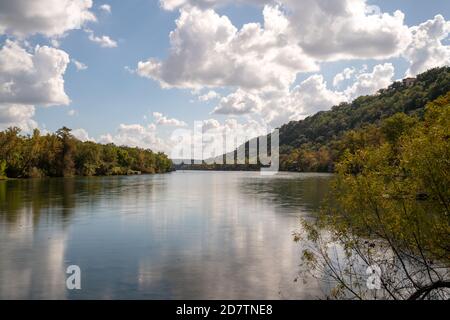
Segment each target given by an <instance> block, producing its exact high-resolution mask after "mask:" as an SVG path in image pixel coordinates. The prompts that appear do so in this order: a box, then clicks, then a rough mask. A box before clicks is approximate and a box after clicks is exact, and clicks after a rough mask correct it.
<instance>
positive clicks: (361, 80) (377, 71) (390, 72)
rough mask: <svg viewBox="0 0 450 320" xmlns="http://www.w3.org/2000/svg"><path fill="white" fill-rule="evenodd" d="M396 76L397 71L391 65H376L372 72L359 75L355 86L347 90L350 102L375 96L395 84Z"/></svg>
mask: <svg viewBox="0 0 450 320" xmlns="http://www.w3.org/2000/svg"><path fill="white" fill-rule="evenodd" d="M394 74H395V69H394V66H393V65H392V64H391V63H385V64H379V65H376V66H375V67H374V68H373V71H372V72H368V73H361V74H358V75H357V76H356V81H355V82H354V83H353V85H351V86H350V87H348V88H347V89H346V90H345V94H346V95H347V97H348V100H352V99H355V98H357V97H359V96H364V95H369V94H374V93H375V92H377V91H378V90H379V89H382V88H386V87H388V86H389V85H390V84H391V83H392V82H393V77H394Z"/></svg>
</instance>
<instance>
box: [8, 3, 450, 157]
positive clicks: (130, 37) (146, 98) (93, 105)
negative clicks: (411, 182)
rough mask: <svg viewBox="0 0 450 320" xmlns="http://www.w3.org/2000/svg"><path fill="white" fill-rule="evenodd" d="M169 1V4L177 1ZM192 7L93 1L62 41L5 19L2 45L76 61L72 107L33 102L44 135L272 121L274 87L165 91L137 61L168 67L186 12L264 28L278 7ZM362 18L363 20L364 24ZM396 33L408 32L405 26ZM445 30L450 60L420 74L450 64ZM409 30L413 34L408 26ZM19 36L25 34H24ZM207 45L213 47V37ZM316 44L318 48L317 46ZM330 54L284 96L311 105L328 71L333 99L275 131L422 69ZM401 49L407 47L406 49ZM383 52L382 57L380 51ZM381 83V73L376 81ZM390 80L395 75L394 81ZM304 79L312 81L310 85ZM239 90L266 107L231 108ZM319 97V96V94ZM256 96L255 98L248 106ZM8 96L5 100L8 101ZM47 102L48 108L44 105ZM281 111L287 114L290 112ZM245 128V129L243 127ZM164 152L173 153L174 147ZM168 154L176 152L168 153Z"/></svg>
mask: <svg viewBox="0 0 450 320" xmlns="http://www.w3.org/2000/svg"><path fill="white" fill-rule="evenodd" d="M12 1H13V0H10V1H8V0H1V1H0V8H1V6H2V4H1V2H6V3H8V2H9V3H10V4H11V2H12ZM21 1H22V0H21ZM71 1H72V0H64V1H62V2H67V3H70V2H71ZM74 1H75V0H74ZM166 1H167V2H170V0H166ZM345 1H347V2H350V4H351V3H352V2H355V3H363V4H364V5H366V6H368V5H376V6H378V7H379V9H380V11H381V12H382V13H385V14H388V15H391V16H393V15H394V12H395V11H396V10H400V11H402V12H403V13H404V15H405V18H404V26H407V27H413V26H418V25H420V24H421V23H423V22H425V21H427V20H433V19H434V18H435V16H436V15H438V14H439V15H442V16H443V17H444V19H445V20H446V19H449V13H450V2H449V1H442V0H428V1H409V0H369V1H366V2H364V1H363V0H344V1H343V2H345ZM19 2H20V1H19ZM37 2H42V3H43V5H45V2H46V0H38V1H37ZM87 2H89V1H87ZM184 2H185V4H183V5H181V6H179V7H177V8H175V9H173V10H167V9H164V8H162V6H163V4H161V3H160V2H159V1H158V0H131V1H121V0H105V1H96V0H94V1H93V3H92V5H91V6H89V5H88V7H87V8H85V9H86V10H88V11H89V12H90V13H92V14H93V15H95V17H96V19H97V21H96V22H92V21H84V22H83V21H82V22H80V23H79V25H75V26H72V27H62V28H63V31H62V32H63V35H61V34H60V35H57V36H55V35H53V34H50V31H48V29H44V27H42V31H38V30H39V28H41V26H36V29H35V30H37V31H36V32H33V31H27V32H25V31H22V29H23V28H22V25H21V23H22V24H23V25H25V24H26V23H28V21H27V20H26V19H25V18H23V17H20V16H17V18H14V16H13V15H14V14H16V13H14V12H12V13H10V16H13V19H15V21H12V22H11V21H9V22H4V23H3V29H5V30H3V35H2V36H1V37H0V41H1V42H0V44H1V45H5V42H6V41H7V40H6V39H9V40H8V41H15V42H16V43H18V44H19V46H21V47H23V48H24V49H25V50H27V51H28V52H29V53H31V54H33V48H34V47H35V46H36V45H40V46H43V45H47V46H49V47H52V48H55V49H57V50H62V51H64V52H65V53H67V54H68V56H69V59H70V61H71V62H70V63H68V64H67V69H66V70H65V72H64V73H63V74H62V77H63V79H64V92H65V94H66V95H67V96H68V98H69V99H70V103H69V104H66V105H58V103H46V102H45V100H43V101H44V103H40V102H41V101H36V103H33V101H31V103H32V105H33V106H34V114H33V116H32V120H33V121H34V123H35V125H36V126H38V127H39V128H41V129H42V128H45V129H47V130H49V131H55V130H56V129H58V128H60V127H61V126H63V125H65V126H68V127H70V128H74V129H83V130H84V131H85V132H87V133H88V135H89V137H91V138H92V139H95V140H97V141H100V140H101V136H102V135H106V134H110V137H109V138H110V139H112V140H113V142H117V143H127V141H130V143H129V144H133V141H137V140H139V137H134V138H135V139H134V140H133V139H131V140H127V139H125V140H120V139H118V140H119V141H114V139H116V138H117V137H115V134H116V132H117V130H118V128H119V127H120V125H121V124H122V125H141V126H143V127H147V126H148V125H151V124H152V123H153V124H154V123H155V119H154V117H153V115H152V114H153V112H159V113H161V114H162V116H163V117H164V119H165V120H170V119H178V120H179V121H180V122H181V121H182V122H185V123H186V124H187V125H188V126H191V125H192V124H193V122H194V121H199V120H208V119H210V120H211V119H214V120H217V121H218V123H221V124H222V123H225V121H227V119H236V121H238V122H240V123H245V122H246V121H261V119H262V118H265V117H266V114H267V112H268V111H272V110H273V108H271V107H270V105H268V106H266V105H265V104H268V103H269V102H268V100H269V98H267V97H272V96H274V95H277V96H278V95H280V94H278V93H276V94H275V93H273V92H269V90H268V89H266V88H254V87H252V88H250V89H249V88H247V87H245V86H241V85H240V83H239V82H233V81H231V82H230V83H228V82H226V83H224V84H223V85H218V86H213V85H212V84H211V83H208V82H207V81H205V80H204V78H205V76H204V75H202V77H203V78H202V79H199V80H196V82H195V85H192V86H191V85H190V84H188V85H186V84H184V85H181V86H180V85H178V84H171V85H173V86H175V87H176V88H162V87H161V81H166V80H167V79H165V78H164V75H162V76H159V75H156V73H154V72H153V71H152V72H153V73H151V72H150V73H149V74H145V75H143V74H142V72H140V71H139V70H138V63H139V62H140V61H141V62H145V61H148V59H150V58H152V59H156V60H157V61H160V62H162V63H164V62H165V61H166V59H167V58H168V56H169V54H170V52H171V43H170V40H169V33H170V32H171V31H172V30H175V29H176V28H177V26H176V20H177V19H178V18H179V17H180V11H179V10H186V12H187V15H189V14H192V12H193V11H192V9H191V8H192V7H191V6H197V5H198V7H199V8H200V9H198V10H200V11H205V10H209V9H211V10H214V13H215V14H217V15H218V16H226V17H228V19H229V20H230V22H231V24H232V25H234V27H235V28H236V29H237V30H239V29H241V28H242V27H243V26H244V25H245V24H248V23H251V22H259V23H260V24H261V25H262V26H264V17H263V14H262V11H263V5H261V3H264V4H268V5H271V3H270V1H262V0H261V1H257V0H256V2H257V3H258V4H256V5H255V4H254V2H255V1H248V3H247V2H246V1H245V0H243V2H244V3H241V4H237V5H236V4H233V2H230V1H220V0H219V1H216V2H218V4H217V5H216V6H213V7H210V8H207V7H205V5H204V4H203V3H202V1H201V0H200V1H195V0H193V1H190V2H191V3H190V4H189V3H188V2H189V0H186V1H184ZM281 2H282V6H281V9H280V11H281V12H283V14H285V15H286V16H287V17H289V14H290V13H291V12H290V11H292V12H293V14H292V16H291V17H290V18H288V19H291V20H290V23H291V24H292V25H295V28H299V29H297V30H305V29H303V28H307V26H302V25H301V23H302V22H301V21H294V19H295V14H296V12H295V10H297V9H296V8H295V6H294V5H292V6H291V7H290V5H291V4H290V3H291V2H292V0H287V1H285V2H283V1H281ZM300 2H301V1H300ZM307 2H308V1H305V6H307V5H308V4H307ZM331 2H333V1H331ZM173 3H174V2H173ZM104 4H107V5H109V6H110V8H111V12H107V10H102V9H101V8H100V6H101V5H104ZM185 8H188V9H185ZM34 10H36V9H34ZM308 10H309V9H308ZM311 10H312V9H311ZM17 14H18V13H17ZM355 15H357V13H355ZM2 17H3V19H4V16H2V15H1V14H0V33H1V32H2ZM349 18H351V17H349ZM21 19H22V20H21ZM380 19H381V18H380ZM355 21H359V20H355ZM361 21H362V22H364V20H361ZM380 21H381V20H380ZM383 21H384V20H383ZM383 21H382V22H383ZM30 23H32V22H30ZM386 23H387V22H386ZM322 24H323V22H322V21H316V22H315V23H314V26H313V27H315V28H316V27H317V28H321V27H322V26H321V25H322ZM397 27H399V26H398V25H397ZM21 28H22V29H21ZM64 28H65V29H64ZM355 28H356V27H355ZM374 28H375V27H373V28H372V29H371V30H370V32H371V33H375V32H381V31H379V30H375V29H374ZM393 28H394V27H393ZM399 28H400V27H399ZM446 28H447V30H446V31H444V33H446V34H445V36H442V35H440V38H439V39H438V40H436V41H438V42H437V44H436V41H434V42H433V45H438V46H439V49H440V50H441V54H442V55H444V58H443V59H442V57H440V58H439V59H436V57H432V56H429V54H428V53H427V54H425V55H428V56H427V59H428V60H427V61H420V63H421V64H422V65H420V66H419V67H418V68H419V70H422V69H423V68H428V67H432V66H434V65H433V63H435V64H436V62H433V61H434V60H439V61H443V63H446V61H449V60H446V59H450V58H449V57H448V56H446V55H447V53H448V52H449V50H448V45H449V39H448V31H449V30H448V29H449V28H450V27H449V25H448V23H447V25H446ZM89 30H91V31H89ZM346 30H348V29H346ZM350 30H351V29H350ZM89 32H91V33H92V34H93V35H95V36H102V35H105V36H108V37H109V38H110V39H112V40H113V41H116V42H117V46H116V47H102V46H101V45H99V43H95V42H93V41H91V40H90V39H89V34H90V33H89ZM399 32H400V31H399ZM402 32H405V31H404V30H403V31H402ZM19 33H22V34H20V35H19ZM180 34H182V33H180ZM340 36H341V35H337V36H336V37H340ZM181 37H182V36H181ZM384 38H386V37H384ZM384 38H383V39H384ZM337 39H338V41H341V39H339V38H337ZM377 39H378V38H377ZM55 40H57V42H58V43H59V44H56V43H55ZM205 41H208V39H206V40H205ZM330 41H332V40H330ZM342 41H347V40H342ZM370 41H371V40H370V39H368V46H371V45H373V44H371V43H369V42H370ZM377 41H378V40H377ZM313 45H314V46H316V47H317V44H313ZM305 46H306V45H305ZM405 46H406V44H405ZM302 49H304V48H302ZM413 49H414V48H413ZM413 49H411V50H413ZM172 50H173V48H172ZM279 50H280V51H281V50H284V49H283V48H280V49H279ZM320 50H321V49H320ZM327 50H328V51H327V53H326V55H327V57H326V58H323V57H321V58H317V57H316V56H314V57H313V58H314V60H315V63H316V64H317V66H318V68H316V69H314V70H313V69H311V70H312V71H309V70H302V69H301V68H300V69H299V70H298V72H296V71H293V72H294V73H293V74H294V75H296V80H295V81H291V82H289V83H288V87H286V88H285V89H283V90H285V91H286V90H291V91H292V92H293V91H294V89H293V88H295V87H296V86H300V87H301V88H300V89H299V90H298V93H297V95H296V96H295V97H296V99H300V100H301V99H303V96H302V91H301V90H302V88H303V87H304V88H308V85H314V88H317V87H318V86H320V84H321V82H320V81H321V80H320V79H318V78H314V79H310V77H311V76H314V75H321V76H323V81H324V82H326V87H327V89H328V90H329V91H330V92H328V93H329V94H330V98H329V99H328V100H326V101H319V102H317V107H315V104H316V102H315V100H314V99H313V98H311V97H307V98H305V99H304V102H303V103H305V104H306V103H309V104H311V106H302V105H299V106H291V107H290V108H291V109H289V110H290V111H289V112H290V113H289V112H286V113H287V114H288V113H289V117H290V118H283V117H279V116H280V115H274V116H273V117H272V116H271V117H268V118H265V119H264V123H271V124H272V125H273V126H278V125H280V124H282V123H284V122H287V121H288V120H296V119H300V118H302V117H304V116H305V115H306V114H308V113H313V112H315V111H319V110H321V109H327V108H329V107H331V105H329V106H328V105H327V103H328V104H331V103H332V102H334V101H338V100H339V99H344V100H349V99H351V98H353V96H352V94H357V93H359V92H362V93H372V92H369V91H368V90H374V89H379V88H378V87H377V86H382V85H384V84H385V83H387V82H386V81H387V80H395V79H399V78H403V77H404V76H405V75H406V73H407V72H408V70H409V68H410V65H411V64H412V63H413V62H412V61H413V60H412V59H414V58H405V56H404V55H402V53H401V52H400V51H399V50H400V49H399V48H389V49H386V50H392V51H395V52H396V53H395V54H394V53H392V54H391V56H387V57H386V58H383V59H380V58H378V57H375V58H371V57H368V56H367V54H364V55H362V56H361V57H360V56H358V54H354V53H349V52H346V53H345V55H347V56H348V57H347V56H346V57H344V58H333V57H335V56H336V57H337V55H339V54H340V53H339V52H338V51H339V49H336V52H330V51H329V48H328V49H327ZM376 50H378V49H376ZM383 50H384V49H383ZM402 50H404V48H403V49H402ZM414 50H416V49H414ZM417 50H418V49H417ZM186 52H191V51H186ZM271 52H273V51H271ZM411 52H413V55H415V56H420V57H423V56H424V54H423V53H421V52H419V53H417V54H416V51H411ZM262 54H263V55H264V54H268V53H267V52H262ZM343 54H344V53H343ZM376 55H379V53H377V54H376ZM309 56H311V54H309ZM0 59H1V58H0ZM421 59H422V58H421ZM423 59H425V58H423ZM433 59H434V60H433ZM74 60H77V61H79V62H82V63H83V64H85V65H86V66H87V69H85V70H77V68H76V66H75V64H74V63H73V61H74ZM389 63H390V64H392V66H393V68H392V70H391V69H390V67H389V66H387V65H386V64H389ZM377 65H382V66H383V68H380V74H382V76H383V77H384V78H382V79H381V80H379V83H376V84H373V86H372V87H370V88H366V89H364V90H366V91H364V90H362V91H361V89H360V88H359V87H355V89H354V90H353V91H351V90H350V91H345V89H346V88H349V87H350V86H351V85H352V84H354V83H355V82H357V81H363V80H364V79H359V80H358V78H356V77H355V75H360V74H364V73H367V74H369V75H370V74H372V73H373V72H374V70H375V69H374V67H375V66H377ZM126 67H127V68H128V70H127V69H126ZM182 67H183V69H182V70H184V72H186V74H187V77H188V78H189V79H191V78H192V79H193V78H195V76H192V77H191V76H189V72H190V71H186V68H189V65H183V66H182ZM227 67H228V66H227V65H223V66H221V68H227ZM0 68H1V63H0ZM164 68H165V69H167V70H169V69H170V68H171V66H170V65H167V66H164ZM180 68H181V67H180ZM264 68H265V66H263V65H261V71H264ZM345 68H351V69H354V71H353V72H352V74H353V75H352V76H350V78H349V79H347V80H344V81H343V82H341V83H340V84H339V86H336V87H334V86H333V79H334V77H335V76H336V75H337V74H338V73H341V72H342V71H343V70H344V69H345ZM420 68H422V69H420ZM381 69H382V70H381ZM238 70H239V69H238ZM274 70H276V69H274ZM390 71H392V74H390V73H389V72H390ZM171 72H178V70H172V71H171ZM13 76H14V75H13ZM13 76H12V77H13ZM245 76H246V77H251V76H252V75H251V74H249V75H245ZM374 77H375V76H373V77H372V78H374ZM386 77H387V78H388V79H386ZM372 78H370V79H372ZM313 80H314V81H313ZM1 81H3V82H4V83H7V79H2V78H1V77H0V85H1V84H2V83H1ZM304 81H306V82H305V83H304V84H303V85H302V83H303V82H304ZM374 81H375V80H374ZM377 81H378V80H377ZM4 83H3V84H4ZM311 83H312V84H311ZM198 85H200V89H199V88H193V87H194V86H198ZM201 88H203V89H201ZM194 89H197V90H198V92H194V93H193V92H192V91H193V90H194ZM240 89H242V90H243V91H242V92H241V93H242V95H243V96H242V97H241V98H240V99H242V101H244V103H245V101H250V102H249V103H251V102H254V100H255V99H256V100H257V101H258V102H257V103H255V105H256V104H257V105H258V107H255V108H253V109H251V108H250V107H249V108H248V109H249V112H243V111H242V110H243V109H245V110H246V106H244V105H239V106H238V107H236V105H233V104H232V102H230V101H231V100H232V99H231V97H228V96H229V95H231V94H233V93H235V92H236V91H237V90H240ZM210 90H214V91H215V92H217V93H218V94H220V97H219V98H215V99H212V100H210V101H199V99H198V96H199V95H202V94H205V93H207V92H208V91H210ZM280 92H281V91H280ZM283 94H284V93H283ZM287 94H289V93H287ZM318 94H320V91H319V92H318ZM249 95H250V100H248V99H249V98H248V96H249ZM227 97H228V98H229V99H228V100H226V101H222V103H223V104H224V105H225V104H226V103H227V102H229V105H227V107H223V108H219V111H220V110H222V109H223V110H227V111H226V112H222V111H220V112H216V113H212V111H213V110H214V109H215V108H216V107H217V106H218V105H219V104H220V103H221V99H223V98H227ZM255 97H256V98H255ZM0 99H2V98H1V95H0ZM252 99H253V100H252ZM270 99H271V98H270ZM280 99H281V98H280ZM283 99H284V98H283ZM285 99H289V101H290V103H295V102H292V100H294V99H293V98H291V97H289V98H287V97H285ZM27 101H28V100H27ZM281 101H287V100H277V101H274V102H273V103H274V104H277V107H278V105H280V104H282V102H281ZM302 101H303V100H302ZM9 102H10V100H8V99H7V98H4V101H2V100H0V105H1V104H2V103H3V104H4V106H3V108H4V110H3V111H4V113H6V114H11V112H9V113H8V109H7V108H8V106H9V104H8V103H9ZM44 104H47V105H49V106H44ZM235 107H236V108H238V109H236V108H235ZM233 108H235V109H233ZM280 108H282V106H281V107H280ZM302 108H303V109H304V110H303V109H302ZM300 109H302V110H303V112H297V111H295V110H300ZM280 110H281V111H279V113H281V114H283V113H284V112H283V109H280ZM293 110H294V111H293ZM69 111H70V112H69ZM1 115H2V112H1V110H0V125H1V123H2V121H1ZM277 119H278V120H277ZM8 121H9V122H8ZM8 121H6V120H5V121H3V122H4V123H8V124H10V123H13V122H12V120H8ZM166 122H167V124H168V125H165V122H164V121H162V122H161V125H158V124H157V125H156V129H155V131H156V132H157V133H155V134H157V135H158V137H159V138H160V139H161V141H166V140H167V139H168V138H169V135H170V132H171V130H173V129H174V128H173V126H171V125H170V123H171V122H170V121H166ZM175 127H177V126H175ZM152 130H153V129H152ZM244 130H246V129H245V128H244ZM256 131H257V130H256ZM256 133H258V132H255V134H256ZM122 138H123V137H122ZM143 146H146V147H151V148H156V149H158V148H161V149H164V147H162V146H152V145H145V144H144V143H143ZM165 148H167V145H166V147H165ZM165 151H167V149H166V150H165Z"/></svg>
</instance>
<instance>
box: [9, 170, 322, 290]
mask: <svg viewBox="0 0 450 320" xmlns="http://www.w3.org/2000/svg"><path fill="white" fill-rule="evenodd" d="M329 178H330V176H329V175H326V174H302V173H279V174H277V175H275V176H271V177H268V176H262V175H260V174H259V173H258V172H202V171H178V172H174V173H170V174H162V175H142V176H127V177H92V178H61V179H41V180H11V181H0V299H16V298H23V299H110V298H114V299H314V298H320V297H322V296H323V288H320V284H319V283H317V282H316V281H314V280H312V279H304V278H303V277H304V276H303V275H302V274H301V273H299V271H300V268H299V263H300V253H301V243H300V244H299V243H295V242H294V241H293V237H292V232H293V231H299V230H300V224H299V218H300V217H304V218H307V217H312V215H313V212H314V210H316V209H317V208H318V207H319V205H320V203H321V201H322V199H323V198H324V196H325V194H326V192H327V190H328V185H329ZM70 265H77V266H79V268H80V270H81V289H80V290H68V289H67V287H66V279H67V277H68V276H69V274H66V269H67V267H68V266H70ZM299 276H300V277H299ZM303 280H307V281H306V283H305V281H303Z"/></svg>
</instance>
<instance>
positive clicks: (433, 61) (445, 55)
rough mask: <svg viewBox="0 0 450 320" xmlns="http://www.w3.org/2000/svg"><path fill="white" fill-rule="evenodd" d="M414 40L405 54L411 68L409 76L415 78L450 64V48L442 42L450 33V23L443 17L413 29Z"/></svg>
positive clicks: (436, 17) (435, 18)
mask: <svg viewBox="0 0 450 320" xmlns="http://www.w3.org/2000/svg"><path fill="white" fill-rule="evenodd" d="M411 32H412V34H413V40H412V42H411V44H410V45H409V46H408V48H407V49H406V50H405V52H404V57H405V58H406V59H407V60H408V61H409V63H410V67H409V69H408V71H407V72H406V73H407V75H408V76H415V75H417V74H419V73H421V72H424V71H426V70H428V69H431V68H434V67H440V66H444V65H449V64H450V46H448V45H444V44H443V43H442V41H443V40H444V39H447V38H448V36H449V33H450V21H445V19H444V17H443V16H442V15H437V16H435V17H434V19H433V20H428V21H426V22H424V23H422V24H420V25H418V26H414V27H412V28H411Z"/></svg>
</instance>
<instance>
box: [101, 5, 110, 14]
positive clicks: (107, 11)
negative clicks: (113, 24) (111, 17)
mask: <svg viewBox="0 0 450 320" xmlns="http://www.w3.org/2000/svg"><path fill="white" fill-rule="evenodd" d="M99 8H100V10H102V11H103V12H106V13H111V6H110V5H109V4H106V3H105V4H102V5H100V6H99Z"/></svg>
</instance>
